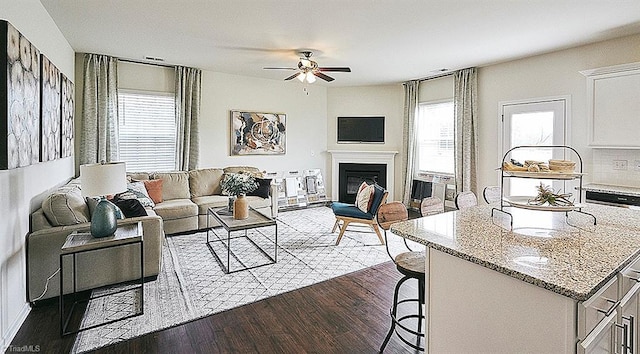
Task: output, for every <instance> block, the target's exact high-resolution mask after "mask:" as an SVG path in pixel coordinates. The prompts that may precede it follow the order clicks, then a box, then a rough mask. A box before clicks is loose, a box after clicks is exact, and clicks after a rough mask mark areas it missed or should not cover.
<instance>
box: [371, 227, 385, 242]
mask: <svg viewBox="0 0 640 354" xmlns="http://www.w3.org/2000/svg"><path fill="white" fill-rule="evenodd" d="M373 231H375V232H376V235H378V239H379V240H380V243H381V244H383V245H384V238H383V237H382V234H381V233H380V228H379V227H378V224H373Z"/></svg>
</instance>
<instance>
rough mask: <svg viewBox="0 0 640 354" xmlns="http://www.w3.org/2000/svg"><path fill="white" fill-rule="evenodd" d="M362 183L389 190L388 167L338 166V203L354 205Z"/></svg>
mask: <svg viewBox="0 0 640 354" xmlns="http://www.w3.org/2000/svg"><path fill="white" fill-rule="evenodd" d="M362 182H367V183H368V184H373V183H377V184H378V185H379V186H381V187H383V188H385V189H386V188H387V165H386V164H377V163H372V164H368V163H366V164H365V163H340V164H339V165H338V201H340V202H343V203H351V204H352V203H354V202H355V201H356V194H357V193H358V187H360V185H361V184H362Z"/></svg>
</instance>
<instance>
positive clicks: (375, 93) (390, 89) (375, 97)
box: [325, 84, 405, 200]
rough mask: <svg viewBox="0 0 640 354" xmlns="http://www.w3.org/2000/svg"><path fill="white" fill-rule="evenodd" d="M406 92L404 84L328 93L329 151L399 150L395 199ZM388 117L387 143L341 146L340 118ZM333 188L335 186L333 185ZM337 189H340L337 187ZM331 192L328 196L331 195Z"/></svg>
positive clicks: (399, 178) (397, 187) (397, 177)
mask: <svg viewBox="0 0 640 354" xmlns="http://www.w3.org/2000/svg"><path fill="white" fill-rule="evenodd" d="M403 104H404V91H403V89H402V85H401V84H397V85H384V86H382V85H381V86H359V87H335V88H333V87H331V88H329V89H328V90H327V107H328V108H327V114H326V123H325V124H326V126H327V149H328V150H345V151H398V154H397V155H396V156H395V161H394V164H395V166H396V168H395V171H394V172H395V173H394V186H395V188H394V191H393V194H394V195H395V199H396V200H399V196H401V195H402V184H403V181H402V169H401V167H400V165H401V164H402V154H403V153H404V150H405V148H404V146H403V144H402V121H403ZM340 116H385V142H384V144H338V143H337V140H338V139H337V133H338V130H337V117H340ZM330 164H331V156H327V165H328V169H327V178H325V180H326V179H328V180H329V181H330V180H331V178H330V176H331V173H332V172H331V166H330ZM332 187H333V186H332ZM336 188H337V186H336ZM330 193H331V190H329V191H328V192H327V195H331V194H330Z"/></svg>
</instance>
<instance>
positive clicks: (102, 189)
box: [80, 162, 127, 237]
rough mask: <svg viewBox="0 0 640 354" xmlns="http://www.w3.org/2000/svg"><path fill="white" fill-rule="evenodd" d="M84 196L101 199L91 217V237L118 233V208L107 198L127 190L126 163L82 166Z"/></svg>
mask: <svg viewBox="0 0 640 354" xmlns="http://www.w3.org/2000/svg"><path fill="white" fill-rule="evenodd" d="M80 185H81V188H82V196H84V197H100V201H99V202H98V204H97V205H96V207H95V210H94V211H93V214H92V215H91V235H93V237H106V236H111V235H113V234H114V233H115V232H116V228H117V226H118V225H117V223H116V209H115V208H116V206H115V205H114V204H113V203H111V202H110V201H108V200H107V198H106V196H107V195H110V194H116V193H120V192H124V191H126V190H127V179H126V169H125V164H124V162H109V163H104V162H103V163H97V164H91V165H82V166H80Z"/></svg>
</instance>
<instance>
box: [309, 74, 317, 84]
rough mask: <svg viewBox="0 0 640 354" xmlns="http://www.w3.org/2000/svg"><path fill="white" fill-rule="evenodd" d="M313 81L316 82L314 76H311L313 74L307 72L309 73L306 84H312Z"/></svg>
mask: <svg viewBox="0 0 640 354" xmlns="http://www.w3.org/2000/svg"><path fill="white" fill-rule="evenodd" d="M315 81H316V76H315V75H313V72H311V71H309V72H308V73H307V82H308V83H310V84H312V83H314V82H315Z"/></svg>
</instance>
